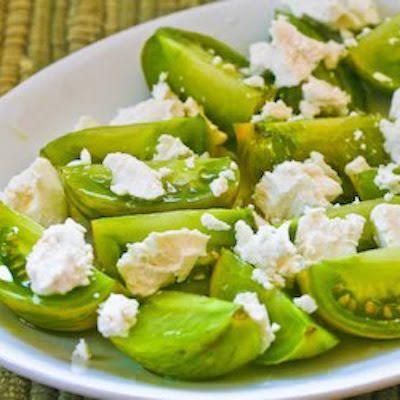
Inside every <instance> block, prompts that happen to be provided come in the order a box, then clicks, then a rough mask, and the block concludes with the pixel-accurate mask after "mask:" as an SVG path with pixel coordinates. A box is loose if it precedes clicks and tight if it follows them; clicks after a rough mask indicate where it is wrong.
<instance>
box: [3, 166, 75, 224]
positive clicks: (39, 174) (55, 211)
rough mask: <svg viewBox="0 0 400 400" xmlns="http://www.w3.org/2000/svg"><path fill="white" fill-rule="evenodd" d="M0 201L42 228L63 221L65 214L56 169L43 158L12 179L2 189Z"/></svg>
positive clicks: (61, 190) (64, 201) (64, 203)
mask: <svg viewBox="0 0 400 400" xmlns="http://www.w3.org/2000/svg"><path fill="white" fill-rule="evenodd" d="M2 200H3V201H4V202H5V203H6V204H7V205H8V206H9V207H11V208H12V209H14V210H16V211H18V212H20V213H22V214H24V215H26V216H28V217H29V218H32V219H33V220H35V221H36V222H38V223H39V224H41V225H43V226H45V227H47V226H50V225H52V224H57V223H60V222H63V221H64V220H65V218H66V217H67V215H68V214H67V203H66V199H65V194H64V189H63V186H62V184H61V181H60V178H59V176H58V173H57V170H56V169H55V168H54V167H53V166H52V165H51V163H50V162H49V161H48V160H47V159H45V158H37V159H36V160H35V161H34V162H33V163H32V164H31V165H30V166H29V167H28V168H27V169H26V170H25V171H23V172H21V173H20V174H19V175H16V176H14V177H13V178H12V179H11V180H10V182H9V183H8V185H7V187H6V188H5V189H4V193H3V196H2Z"/></svg>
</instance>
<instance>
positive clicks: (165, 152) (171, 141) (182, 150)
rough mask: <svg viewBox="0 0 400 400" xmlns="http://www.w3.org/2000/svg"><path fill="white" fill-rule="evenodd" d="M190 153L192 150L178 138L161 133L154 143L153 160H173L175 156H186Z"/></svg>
mask: <svg viewBox="0 0 400 400" xmlns="http://www.w3.org/2000/svg"><path fill="white" fill-rule="evenodd" d="M192 155H193V151H192V150H191V149H189V147H187V146H186V145H185V144H184V143H182V140H181V139H180V138H178V137H174V136H171V135H161V136H160V137H159V139H158V143H157V145H156V153H155V154H154V157H153V160H156V161H165V160H174V159H176V158H187V157H190V156H192Z"/></svg>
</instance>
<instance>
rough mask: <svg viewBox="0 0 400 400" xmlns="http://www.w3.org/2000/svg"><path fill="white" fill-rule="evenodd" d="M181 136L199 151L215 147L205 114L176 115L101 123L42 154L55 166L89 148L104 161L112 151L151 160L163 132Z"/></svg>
mask: <svg viewBox="0 0 400 400" xmlns="http://www.w3.org/2000/svg"><path fill="white" fill-rule="evenodd" d="M164 134H168V135H171V136H174V137H178V138H180V139H181V141H182V142H183V143H184V144H185V145H186V146H188V147H189V148H191V149H192V150H193V151H194V152H195V153H197V154H202V153H204V152H205V151H212V150H213V149H212V148H211V145H210V138H209V132H208V127H207V123H206V122H205V120H204V118H202V117H194V118H174V119H170V120H168V121H161V122H151V123H144V124H133V125H124V126H100V127H97V128H90V129H85V130H83V131H78V132H72V133H68V134H67V135H65V136H61V137H59V138H57V139H55V140H53V141H52V142H50V143H49V144H47V145H46V146H45V147H44V148H43V149H42V150H41V155H42V156H43V157H46V158H48V159H49V160H50V161H51V162H52V164H53V165H55V166H64V165H66V164H68V163H69V162H70V161H73V160H76V159H78V158H79V155H80V152H81V151H82V149H87V150H88V151H89V152H90V154H91V155H92V159H93V160H92V161H93V162H101V161H103V159H104V158H105V156H106V155H107V154H108V153H115V152H122V153H128V154H131V155H133V156H135V157H137V158H139V159H140V160H150V159H151V158H152V157H153V155H154V153H155V148H156V145H157V143H158V139H159V137H160V136H161V135H164Z"/></svg>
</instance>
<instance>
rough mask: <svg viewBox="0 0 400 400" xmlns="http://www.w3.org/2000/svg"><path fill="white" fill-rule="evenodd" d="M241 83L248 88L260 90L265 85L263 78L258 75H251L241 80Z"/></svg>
mask: <svg viewBox="0 0 400 400" xmlns="http://www.w3.org/2000/svg"><path fill="white" fill-rule="evenodd" d="M243 83H244V84H245V85H247V86H250V87H255V88H262V87H264V85H265V82H264V78H263V77H262V76H259V75H252V76H249V77H248V78H245V79H243Z"/></svg>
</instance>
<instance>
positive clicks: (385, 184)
mask: <svg viewBox="0 0 400 400" xmlns="http://www.w3.org/2000/svg"><path fill="white" fill-rule="evenodd" d="M374 183H375V185H376V186H378V188H379V189H381V190H388V191H389V192H390V193H392V194H400V165H398V164H393V163H390V164H388V165H380V166H379V168H378V173H377V175H376V177H375V179H374Z"/></svg>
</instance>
